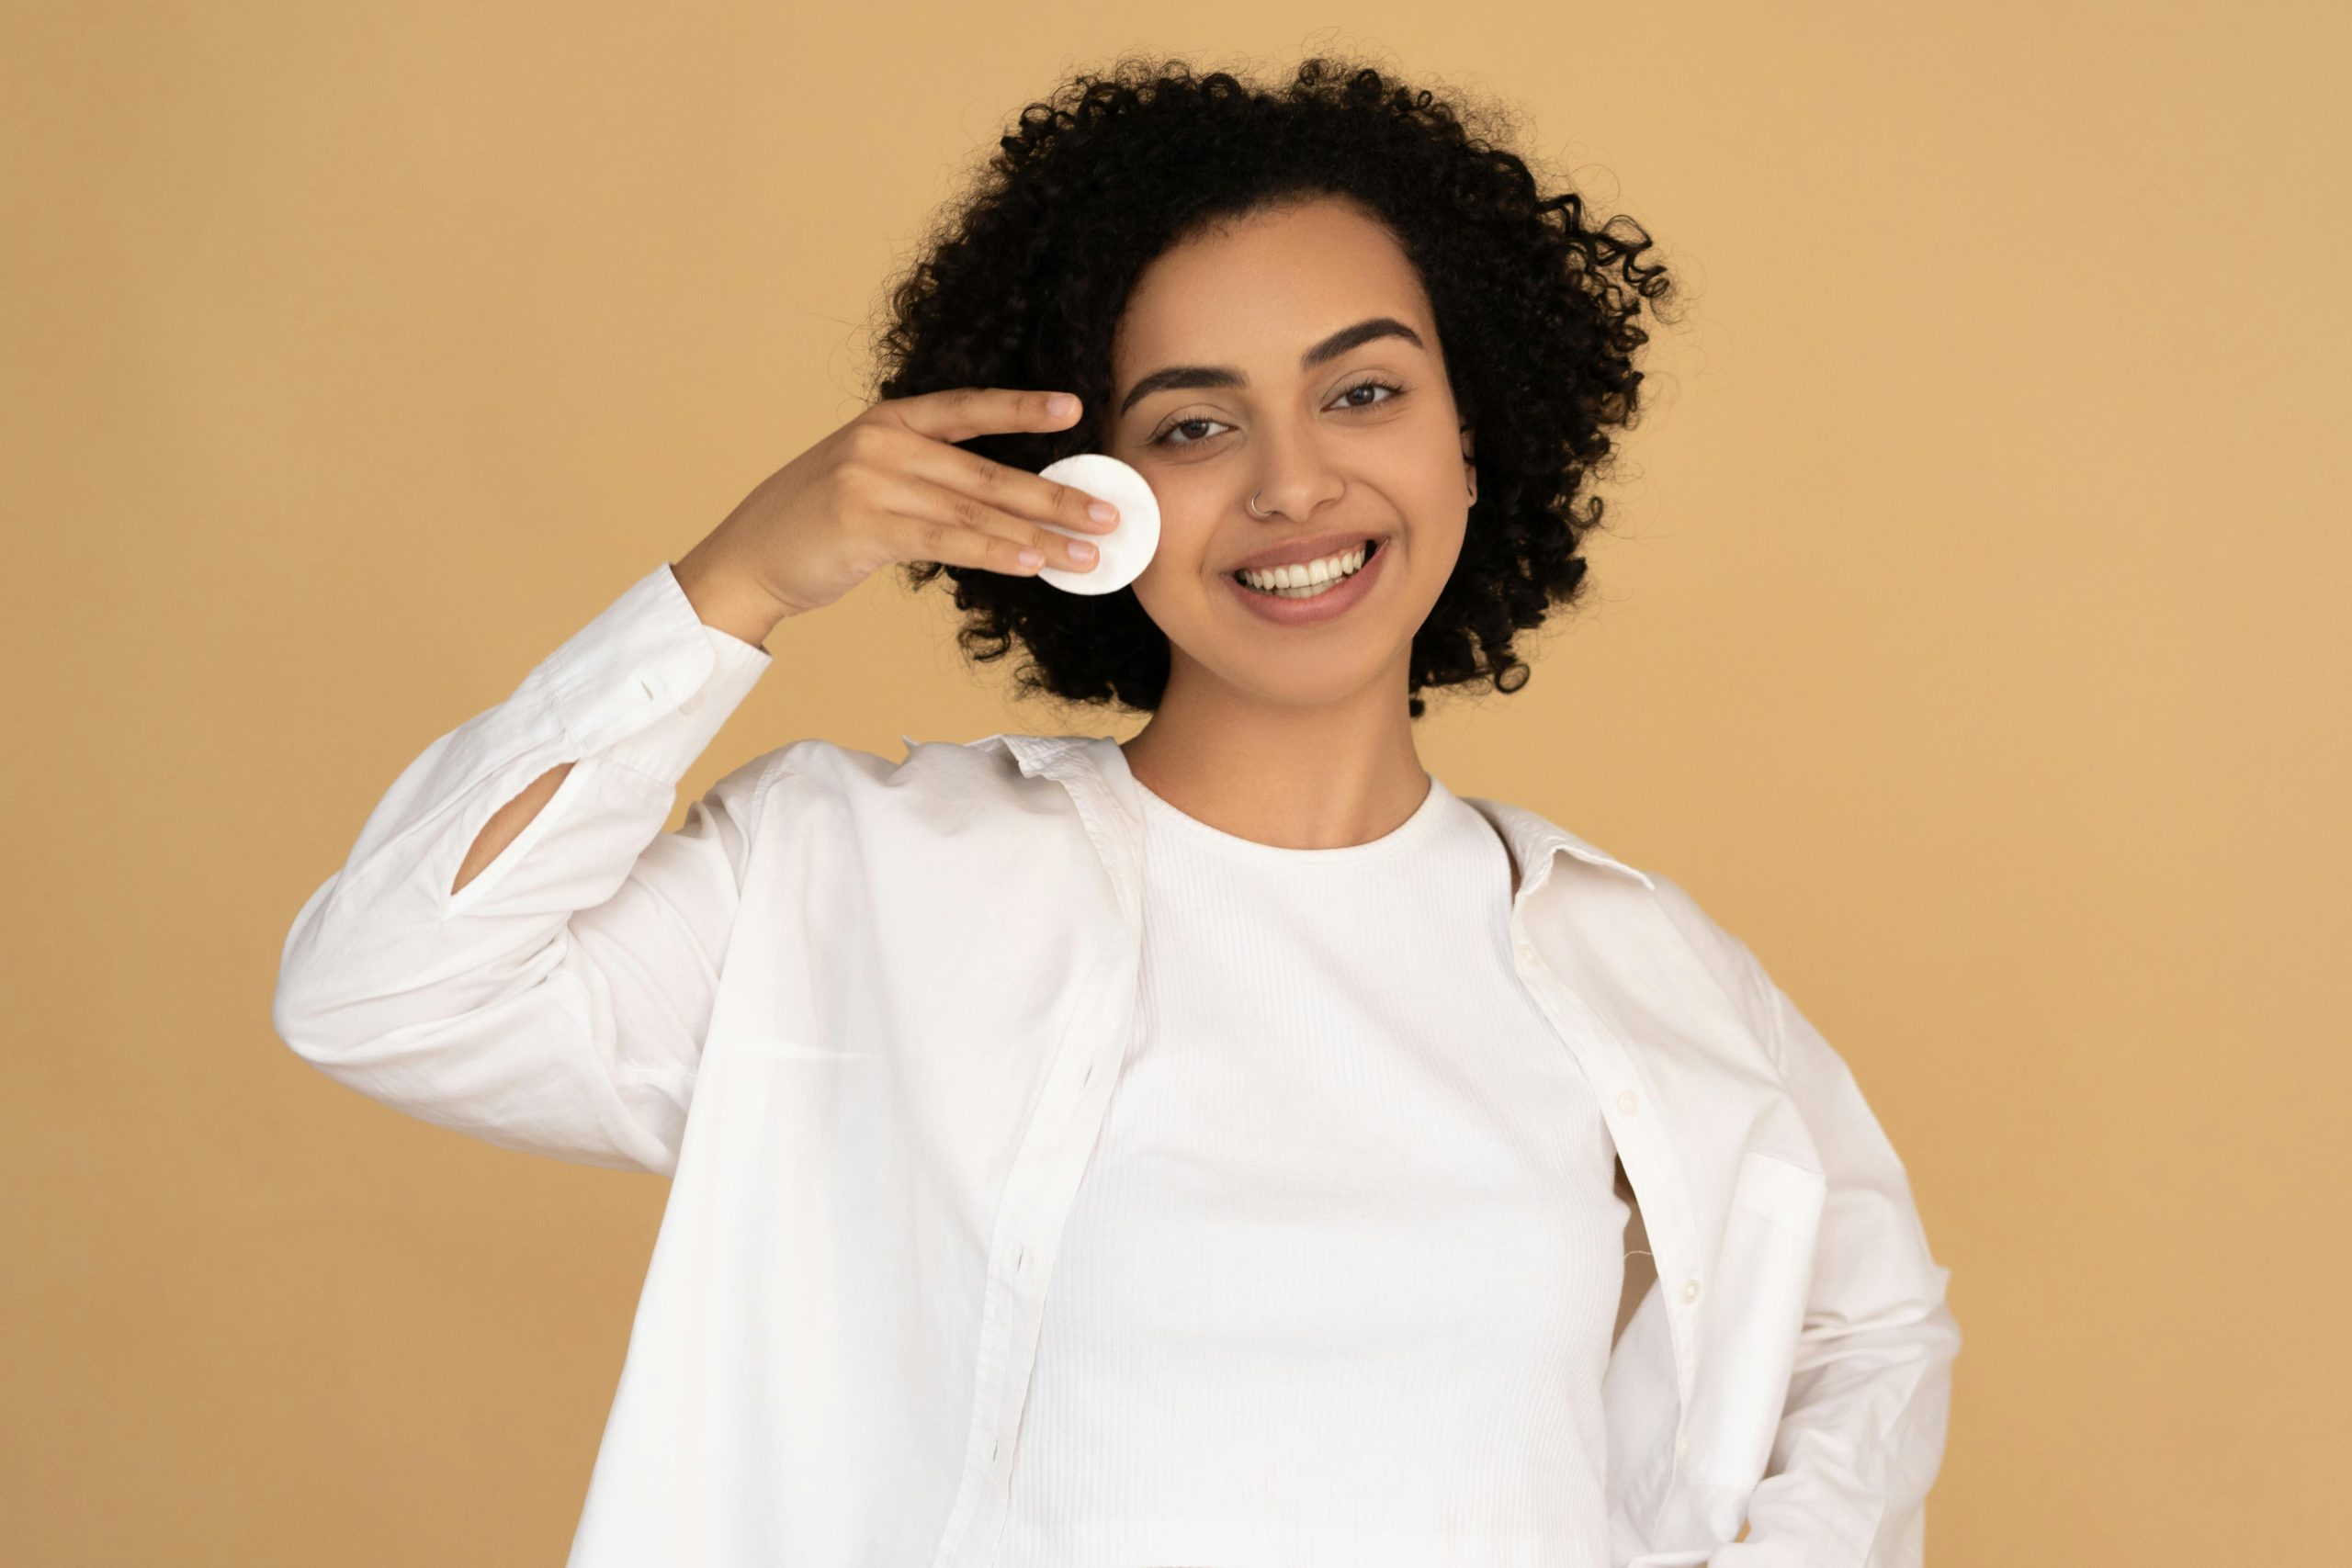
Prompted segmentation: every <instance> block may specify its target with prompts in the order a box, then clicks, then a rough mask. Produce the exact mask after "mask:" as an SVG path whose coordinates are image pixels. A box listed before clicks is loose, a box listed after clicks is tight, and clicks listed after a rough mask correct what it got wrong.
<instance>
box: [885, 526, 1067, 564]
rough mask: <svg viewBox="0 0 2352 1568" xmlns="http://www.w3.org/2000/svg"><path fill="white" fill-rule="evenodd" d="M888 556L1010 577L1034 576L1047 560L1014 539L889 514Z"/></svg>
mask: <svg viewBox="0 0 2352 1568" xmlns="http://www.w3.org/2000/svg"><path fill="white" fill-rule="evenodd" d="M886 529H887V532H888V536H889V539H890V550H891V554H892V555H894V556H896V557H897V558H899V559H900V560H913V561H937V562H939V563H940V564H941V565H943V566H970V567H978V568H980V569H981V570H986V571H1001V572H1003V573H1005V574H1006V575H1007V576H1010V577H1035V576H1036V575H1037V573H1038V572H1039V571H1041V570H1044V569H1045V567H1046V564H1047V562H1048V561H1049V560H1050V559H1051V558H1050V557H1049V556H1048V555H1046V553H1045V552H1044V551H1043V550H1041V549H1036V548H1033V547H1030V546H1027V545H1024V544H1023V543H1022V542H1021V541H1020V540H1018V539H1008V538H1006V537H1004V536H1002V535H999V534H989V533H985V532H983V531H981V530H980V529H978V528H966V527H962V526H959V525H956V524H954V523H942V522H939V521H936V520H934V519H928V518H922V517H909V516H906V515H905V514H903V513H890V514H889V519H888V524H887V525H886Z"/></svg>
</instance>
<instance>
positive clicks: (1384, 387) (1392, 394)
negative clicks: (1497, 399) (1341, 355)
mask: <svg viewBox="0 0 2352 1568" xmlns="http://www.w3.org/2000/svg"><path fill="white" fill-rule="evenodd" d="M1370 391H1383V392H1386V393H1387V394H1388V396H1387V397H1385V398H1370V399H1367V400H1363V401H1362V402H1349V401H1348V400H1349V399H1351V398H1352V397H1354V396H1355V395H1356V394H1357V393H1358V392H1370ZM1404 391H1405V389H1404V388H1402V387H1400V386H1398V385H1397V383H1396V382H1394V381H1384V380H1382V379H1380V378H1378V377H1373V378H1367V379H1365V380H1362V381H1358V382H1357V383H1356V384H1355V385H1353V386H1351V387H1347V388H1343V389H1341V390H1340V398H1339V400H1340V402H1341V403H1343V404H1345V405H1346V406H1347V407H1348V408H1350V409H1374V408H1379V407H1380V406H1381V405H1382V404H1384V403H1392V402H1395V401H1396V400H1397V398H1399V397H1401V396H1403V395H1404ZM1222 423H1225V422H1224V421H1222V420H1216V419H1180V420H1177V421H1176V422H1175V423H1172V424H1170V425H1169V426H1168V427H1167V428H1166V429H1164V430H1162V431H1161V432H1160V433H1159V434H1157V435H1155V436H1153V437H1152V438H1151V440H1150V441H1149V442H1148V443H1147V445H1148V446H1200V445H1202V444H1203V443H1204V442H1206V441H1207V440H1208V439H1209V438H1208V437H1207V436H1205V435H1195V436H1192V437H1190V438H1189V439H1186V440H1182V441H1173V440H1170V436H1172V435H1174V434H1176V433H1177V432H1178V431H1180V430H1184V429H1188V428H1190V427H1191V426H1193V425H1196V424H1222Z"/></svg>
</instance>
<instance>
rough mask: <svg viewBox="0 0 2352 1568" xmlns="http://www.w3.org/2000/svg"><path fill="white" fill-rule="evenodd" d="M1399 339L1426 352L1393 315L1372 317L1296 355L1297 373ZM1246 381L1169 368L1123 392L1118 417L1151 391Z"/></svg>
mask: <svg viewBox="0 0 2352 1568" xmlns="http://www.w3.org/2000/svg"><path fill="white" fill-rule="evenodd" d="M1384 337H1400V338H1403V339H1404V340H1405V341H1406V342H1407V343H1409V344H1412V345H1413V346H1414V347H1415V348H1419V349H1422V350H1423V351H1424V352H1426V351H1427V348H1428V345H1427V344H1424V343H1422V342H1421V334H1420V333H1417V332H1415V331H1414V330H1413V329H1412V328H1410V327H1408V326H1407V325H1406V324H1405V323H1404V322H1402V321H1398V320H1397V318H1396V317H1394V316H1373V317H1370V318H1368V319H1366V320H1364V321H1358V322H1357V323H1356V324H1355V325H1354V326H1351V327H1341V328H1340V330H1339V331H1338V332H1335V333H1332V334H1331V335H1330V336H1329V337H1327V338H1325V339H1324V340H1323V341H1322V342H1321V343H1318V344H1316V345H1315V346H1314V347H1312V348H1310V349H1308V350H1307V351H1306V353H1305V354H1302V355H1299V356H1298V367H1299V368H1300V369H1301V370H1312V369H1314V368H1315V367H1317V366H1318V365H1321V364H1323V363H1324V362H1325V361H1327V360H1332V359H1337V358H1339V357H1340V355H1343V354H1345V353H1347V352H1348V350H1350V349H1351V348H1356V347H1360V346H1362V345H1363V344H1367V343H1370V342H1372V341H1373V340H1374V338H1384ZM1249 384H1250V378H1248V377H1247V376H1244V375H1243V374H1241V372H1240V371H1238V370H1235V369H1232V368H1229V367H1226V366H1222V365H1171V366H1169V367H1167V368H1166V369H1163V370H1155V371H1153V372H1152V373H1151V374H1150V375H1148V376H1147V377H1145V378H1143V379H1142V380H1140V381H1137V382H1136V384H1135V385H1134V386H1133V387H1131V388H1129V389H1128V390H1127V395H1126V397H1125V398H1124V399H1122V400H1120V403H1119V417H1120V418H1122V419H1125V417H1126V415H1127V411H1128V410H1130V409H1132V408H1134V407H1135V406H1136V404H1137V403H1139V402H1141V401H1142V400H1144V399H1146V398H1148V397H1149V396H1151V394H1152V393H1154V392H1167V391H1174V390H1177V389H1182V388H1196V387H1246V386H1248V385H1249Z"/></svg>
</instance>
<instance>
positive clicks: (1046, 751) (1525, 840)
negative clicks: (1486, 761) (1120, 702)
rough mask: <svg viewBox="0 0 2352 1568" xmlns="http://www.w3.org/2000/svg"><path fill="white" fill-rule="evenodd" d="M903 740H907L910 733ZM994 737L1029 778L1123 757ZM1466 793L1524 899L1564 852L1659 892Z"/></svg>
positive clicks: (1616, 863)
mask: <svg viewBox="0 0 2352 1568" xmlns="http://www.w3.org/2000/svg"><path fill="white" fill-rule="evenodd" d="M899 739H902V740H904V739H906V737H904V736H901V737H899ZM990 740H1001V741H1002V742H1004V744H1005V746H1006V747H1007V748H1009V749H1010V750H1011V751H1012V756H1013V760H1014V761H1016V762H1017V763H1018V764H1019V765H1020V768H1021V772H1022V775H1023V777H1026V778H1035V777H1036V776H1037V775H1038V774H1040V773H1045V774H1048V775H1051V774H1055V773H1060V772H1062V771H1066V770H1067V769H1069V767H1071V766H1073V765H1076V766H1080V767H1085V768H1089V769H1091V770H1092V771H1093V772H1094V773H1096V774H1097V776H1098V777H1100V776H1102V775H1103V774H1105V773H1108V772H1109V770H1110V769H1111V768H1112V767H1113V766H1114V764H1115V763H1117V762H1118V761H1120V759H1118V758H1115V757H1112V756H1109V755H1106V754H1105V751H1104V748H1108V749H1110V750H1112V751H1115V750H1117V749H1118V742H1117V741H1115V740H1114V739H1111V738H1110V737H1109V736H1106V735H1019V734H1012V733H1001V734H997V735H991V736H988V737H986V738H985V739H982V740H979V741H976V742H974V744H976V745H986V744H987V743H988V741H990ZM908 744H910V745H912V744H913V742H911V741H909V742H908ZM1122 771H1124V770H1122ZM1462 798H1463V799H1464V801H1466V802H1468V803H1469V804H1470V805H1471V806H1472V807H1475V808H1476V809H1477V810H1478V811H1479V812H1480V813H1481V814H1483V815H1484V816H1485V817H1486V818H1487V821H1489V822H1491V823H1493V824H1494V825H1495V828H1496V829H1497V830H1498V831H1499V832H1500V833H1501V834H1502V836H1503V841H1504V842H1505V843H1507V844H1509V845H1510V853H1511V860H1512V863H1514V864H1516V865H1518V866H1520V867H1521V868H1522V869H1521V876H1520V887H1519V894H1518V897H1520V898H1525V897H1527V896H1528V895H1529V894H1531V893H1532V892H1534V891H1535V889H1536V888H1538V887H1540V886H1543V885H1544V882H1545V881H1546V880H1547V879H1548V878H1549V877H1550V876H1551V874H1552V865H1553V857H1554V856H1555V855H1560V854H1566V855H1569V856H1571V857H1573V858H1574V859H1577V860H1579V861H1582V862H1584V863H1586V864H1588V865H1596V866H1600V867H1603V868H1605V869H1606V870H1609V871H1611V872H1614V873H1616V874H1619V875H1622V876H1629V877H1632V878H1633V879H1634V881H1636V882H1638V883H1640V884H1641V885H1642V886H1644V887H1646V888H1648V889H1649V890H1650V891H1651V892H1653V893H1655V892H1657V883H1656V882H1654V881H1652V880H1651V879H1650V877H1649V876H1648V875H1647V874H1645V873H1643V872H1641V871H1638V870H1636V869H1634V867H1633V866H1630V865H1627V864H1626V863H1624V862H1623V861H1621V860H1619V859H1617V858H1616V857H1615V856H1613V855H1610V854H1607V853H1604V852H1601V851H1600V850H1599V849H1597V848H1595V847H1594V846H1593V845H1591V844H1589V843H1587V842H1586V841H1585V840H1582V839H1580V838H1578V837H1577V836H1576V835H1575V834H1574V833H1571V832H1569V831H1568V830H1567V829H1566V828H1563V827H1561V826H1560V825H1559V824H1558V823H1556V822H1554V821H1552V820H1551V819H1550V818H1546V817H1544V816H1543V815H1542V814H1541V813H1538V812H1535V811H1531V810H1529V809H1528V808H1527V807H1523V806H1513V805H1511V804H1510V802H1509V801H1502V800H1490V799H1487V797H1485V796H1483V795H1464V796H1463V797H1462ZM1531 868H1532V869H1531Z"/></svg>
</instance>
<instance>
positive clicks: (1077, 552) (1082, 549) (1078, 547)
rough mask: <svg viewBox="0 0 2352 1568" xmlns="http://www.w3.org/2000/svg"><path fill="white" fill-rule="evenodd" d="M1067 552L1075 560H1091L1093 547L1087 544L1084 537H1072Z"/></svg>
mask: <svg viewBox="0 0 2352 1568" xmlns="http://www.w3.org/2000/svg"><path fill="white" fill-rule="evenodd" d="M1069 553H1070V557H1071V558H1072V559H1075V560H1092V559H1093V558H1094V547H1093V546H1092V545H1090V544H1088V543H1087V542H1086V541H1085V540H1084V539H1072V540H1071V541H1070V542H1069Z"/></svg>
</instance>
